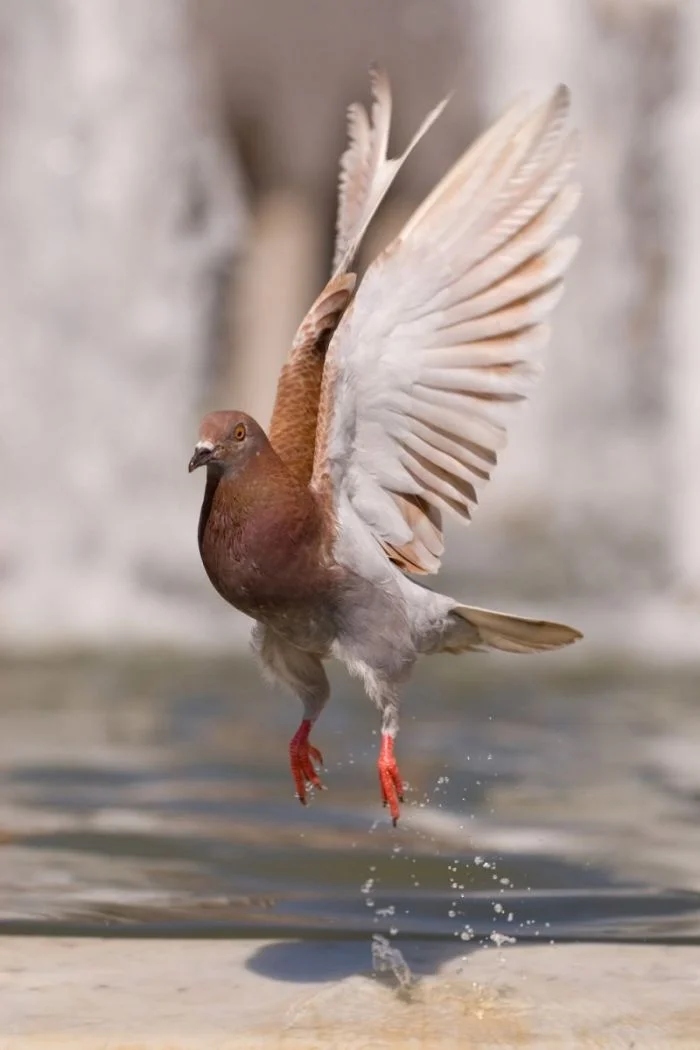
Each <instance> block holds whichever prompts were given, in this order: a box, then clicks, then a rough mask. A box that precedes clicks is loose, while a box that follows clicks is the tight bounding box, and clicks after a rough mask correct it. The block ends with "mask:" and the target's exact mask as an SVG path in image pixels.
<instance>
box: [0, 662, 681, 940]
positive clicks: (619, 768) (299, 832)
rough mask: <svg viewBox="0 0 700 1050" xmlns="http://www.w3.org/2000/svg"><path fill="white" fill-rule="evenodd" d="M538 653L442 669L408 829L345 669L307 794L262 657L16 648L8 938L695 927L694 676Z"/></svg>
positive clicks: (419, 750) (416, 748)
mask: <svg viewBox="0 0 700 1050" xmlns="http://www.w3.org/2000/svg"><path fill="white" fill-rule="evenodd" d="M544 663H545V661H542V660H535V659H534V658H533V659H529V660H517V659H516V660H510V661H508V660H506V661H501V660H498V659H491V658H486V657H474V658H473V659H472V660H469V659H464V660H454V659H452V660H450V659H445V660H442V659H440V660H438V659H435V660H433V661H428V662H426V663H424V664H423V667H422V669H421V670H420V672H419V674H418V675H417V677H416V679H415V680H414V682H413V683H412V685H411V686H410V687H409V689H408V690H407V693H406V697H405V703H404V714H403V728H402V733H401V736H400V743H399V748H398V752H399V757H400V760H401V768H402V772H403V775H404V777H405V778H406V780H407V781H408V782H409V784H410V788H409V790H408V792H407V802H406V805H405V807H404V813H403V817H402V820H401V823H400V825H399V827H398V828H397V829H393V828H392V827H391V825H390V822H389V820H388V818H387V816H386V813H385V811H384V810H383V809H382V807H381V805H380V803H379V793H378V784H377V776H376V769H375V760H376V749H377V743H378V737H377V724H378V720H377V717H376V714H375V712H374V711H373V709H372V707H371V705H370V703H369V702H368V701H367V700H366V699H365V698H364V696H363V695H362V693H361V690H360V688H359V686H358V685H357V683H354V682H351V681H348V680H347V679H346V678H345V677H344V676H343V675H342V672H340V673H339V674H337V675H335V676H334V697H333V700H332V701H331V703H330V704H329V706H328V708H327V710H326V712H324V715H323V717H322V719H321V721H320V722H319V724H318V727H317V732H316V733H315V741H316V743H317V745H318V746H319V747H320V748H321V749H322V750H323V752H324V755H325V759H326V772H325V774H324V780H325V782H326V784H327V788H328V790H327V791H325V792H324V793H322V794H317V795H316V797H314V798H313V799H312V801H311V804H310V805H309V806H307V807H306V808H303V807H301V806H300V805H299V804H298V803H297V802H296V801H295V800H294V798H293V789H292V784H291V779H290V777H289V772H288V767H287V745H288V740H289V737H290V735H291V733H292V732H293V731H294V729H295V727H296V724H297V722H298V718H299V714H300V712H299V710H298V706H297V703H296V701H294V700H293V699H292V698H289V697H287V696H286V695H285V694H282V693H279V692H275V691H273V690H271V689H270V688H268V687H267V686H265V685H263V684H262V683H261V682H260V680H259V678H258V676H257V672H256V670H255V668H254V667H253V665H252V662H251V663H249V662H248V661H247V660H244V659H241V660H238V661H230V662H221V661H197V662H183V661H174V660H168V659H162V660H151V661H143V660H141V661H130V660H126V659H124V660H118V659H112V660H103V661H82V662H81V661H74V662H64V663H61V664H54V665H49V664H33V665H32V664H22V663H15V664H6V665H5V666H4V667H3V668H2V670H0V697H1V700H0V931H1V932H18V931H22V932H46V933H51V932H55V933H85V934H90V933H95V934H100V935H104V934H106V933H107V934H109V933H114V934H119V935H122V936H123V935H127V934H128V935H155V934H159V935H163V934H166V935H173V936H188V935H192V936H195V935H196V936H202V935H206V936H237V935H251V934H254V935H264V936H279V935H289V936H291V935H294V936H298V935H303V936H307V937H308V936H313V937H326V936H332V937H338V936H347V937H367V936H368V935H370V934H374V933H378V932H380V933H387V934H389V935H394V936H397V935H399V936H400V935H407V934H410V935H412V936H419V937H420V936H424V937H431V938H444V939H450V938H454V939H455V940H456V941H458V942H462V941H466V940H469V939H471V938H483V937H486V938H488V937H491V938H492V939H496V940H497V941H498V940H499V939H500V938H502V937H516V938H518V939H523V938H540V939H543V938H546V939H554V938H558V939H563V938H584V939H593V938H598V939H600V938H603V939H658V940H664V941H678V940H695V939H697V940H700V819H699V816H698V815H699V810H698V798H699V797H700V761H698V759H699V758H700V702H699V701H698V697H699V695H700V691H699V690H698V681H697V680H694V679H693V678H692V676H684V677H680V676H679V677H675V676H671V675H665V676H664V675H651V676H649V675H645V676H642V675H638V676H634V675H629V674H628V675H619V674H618V675H614V674H609V675H606V674H603V673H597V674H594V675H591V676H586V675H579V676H577V677H575V678H574V677H572V676H571V675H567V674H566V673H564V671H563V670H562V668H564V667H565V664H564V662H563V661H559V662H557V663H556V664H554V665H553V667H554V670H552V669H551V668H549V669H548V668H545V666H544Z"/></svg>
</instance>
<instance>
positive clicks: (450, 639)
mask: <svg viewBox="0 0 700 1050" xmlns="http://www.w3.org/2000/svg"><path fill="white" fill-rule="evenodd" d="M452 620H453V623H454V628H453V630H452V631H450V632H449V633H448V635H447V637H446V638H445V643H446V644H445V646H444V649H443V651H444V652H453V653H459V652H464V651H466V650H468V649H474V648H478V647H480V646H486V647H487V648H489V649H499V650H501V651H502V652H505V653H545V652H549V650H550V649H559V648H561V647H562V646H564V645H571V644H572V642H576V641H578V640H579V639H580V638H582V637H583V635H582V634H581V632H580V631H577V630H576V629H575V628H574V627H567V626H566V624H563V623H553V622H551V621H549V620H528V619H527V618H525V617H523V616H510V615H508V614H507V613H499V612H492V611H491V610H490V609H477V608H474V606H471V605H456V606H455V607H454V609H453V610H452Z"/></svg>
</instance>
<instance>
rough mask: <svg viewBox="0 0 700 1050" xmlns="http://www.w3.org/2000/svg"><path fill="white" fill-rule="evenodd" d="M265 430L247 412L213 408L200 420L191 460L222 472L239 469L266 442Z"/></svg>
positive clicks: (192, 464)
mask: <svg viewBox="0 0 700 1050" xmlns="http://www.w3.org/2000/svg"><path fill="white" fill-rule="evenodd" d="M267 443H268V442H267V437H266V436H265V431H264V430H263V429H262V427H260V426H259V425H258V424H257V423H256V422H255V420H254V419H251V417H250V416H247V415H246V414H245V412H210V413H209V414H208V415H206V416H205V417H204V419H203V420H202V422H201V423H200V424H199V437H198V439H197V444H196V445H195V446H194V453H193V455H192V459H191V460H190V462H189V468H188V469H189V471H190V473H192V471H193V470H196V469H197V467H203V466H205V465H206V466H207V467H211V468H214V469H218V470H220V471H221V472H222V473H228V472H233V473H238V471H240V470H241V469H242V468H243V467H244V466H245V464H246V463H248V461H249V460H250V459H252V458H253V457H254V456H256V455H257V454H258V453H259V452H261V451H262V450H263V449H264V448H265V447H266V446H267Z"/></svg>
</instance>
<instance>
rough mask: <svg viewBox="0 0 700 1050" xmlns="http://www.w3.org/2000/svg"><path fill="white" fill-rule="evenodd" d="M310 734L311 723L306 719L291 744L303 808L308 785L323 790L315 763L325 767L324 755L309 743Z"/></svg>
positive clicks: (294, 769) (290, 753)
mask: <svg viewBox="0 0 700 1050" xmlns="http://www.w3.org/2000/svg"><path fill="white" fill-rule="evenodd" d="M310 732H311V722H310V721H309V719H308V718H305V719H304V721H303V722H302V723H301V725H300V726H299V728H298V729H297V731H296V733H295V734H294V736H293V737H292V739H291V741H290V743H289V763H290V765H291V767H292V777H293V778H294V786H295V787H296V797H297V798H298V799H299V801H300V802H301V804H302V806H305V805H306V788H307V785H308V784H311V785H312V786H313V787H315V788H318V789H319V790H323V784H322V783H321V780H320V778H319V775H318V773H317V772H316V769H315V768H314V763H315V764H316V765H317V766H318V767H319V768H320V767H321V766H323V755H322V754H321V752H320V751H319V750H318V748H316V747H314V746H313V744H310V743H309V733H310Z"/></svg>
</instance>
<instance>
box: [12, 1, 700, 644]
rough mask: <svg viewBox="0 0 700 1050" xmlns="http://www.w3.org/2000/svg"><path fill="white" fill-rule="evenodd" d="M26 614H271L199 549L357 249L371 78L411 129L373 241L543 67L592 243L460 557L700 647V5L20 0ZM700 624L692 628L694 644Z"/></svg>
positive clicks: (71, 617) (397, 130) (79, 623)
mask: <svg viewBox="0 0 700 1050" xmlns="http://www.w3.org/2000/svg"><path fill="white" fill-rule="evenodd" d="M0 43H1V62H0V78H1V85H2V92H1V100H2V101H1V106H0V137H1V140H0V229H1V230H2V237H0V343H1V345H2V355H1V358H0V370H1V371H0V398H1V399H2V411H0V448H2V453H3V454H2V463H3V468H2V480H3V514H2V520H1V521H0V644H3V645H4V646H5V647H9V648H12V647H13V646H16V645H19V646H23V647H24V646H31V647H36V646H39V647H42V646H47V645H48V646H50V647H55V646H63V645H69V646H76V645H78V646H81V645H84V644H87V645H92V644H95V643H97V644H105V643H106V644H112V643H115V642H116V643H120V644H121V643H134V644H139V645H146V646H148V645H151V644H177V645H192V646H194V647H196V646H198V645H203V644H215V645H221V646H225V647H228V646H231V645H233V644H236V643H237V642H240V641H241V640H242V638H243V637H244V635H245V625H244V623H243V621H242V620H241V619H240V618H239V617H238V616H237V615H236V614H235V613H234V612H232V611H231V610H227V609H225V608H224V607H223V606H222V605H221V604H220V600H219V599H218V598H217V597H216V596H215V595H214V593H213V592H212V591H211V588H210V587H209V585H208V583H207V581H206V580H205V578H204V574H203V572H202V570H201V567H200V564H199V559H198V555H197V550H196V541H195V534H196V521H197V515H198V506H199V501H200V498H201V491H200V490H201V480H202V479H201V478H200V477H199V476H195V477H194V478H188V477H187V474H186V469H185V468H186V463H187V459H188V457H189V454H190V450H191V446H192V443H193V439H194V436H195V433H196V425H197V422H198V418H199V416H200V414H201V413H202V411H203V410H205V409H207V408H209V407H244V408H246V409H248V410H249V411H251V412H252V413H253V414H254V415H257V416H258V417H259V418H260V419H261V420H262V421H263V422H267V418H268V416H269V411H270V405H271V400H272V395H273V391H274V384H275V378H276V373H277V369H278V367H279V365H280V363H281V361H282V360H283V358H284V355H285V354H286V351H287V348H288V346H289V341H290V339H291V336H292V334H293V333H294V331H295V328H296V326H297V324H298V322H299V320H300V319H301V317H302V316H303V314H304V312H305V310H306V308H307V306H308V305H309V304H310V303H311V301H312V300H313V298H314V297H315V295H316V294H317V292H318V290H319V289H320V288H321V287H322V285H323V283H324V280H325V278H326V275H327V274H328V271H329V260H330V257H331V252H332V238H333V223H334V209H335V189H336V179H337V162H338V157H339V154H340V152H341V151H342V149H343V145H344V139H345V108H346V106H347V104H348V103H349V102H350V101H352V100H354V99H362V100H363V101H367V96H368V76H367V70H368V66H369V64H370V62H371V61H373V60H374V59H378V60H380V61H381V62H382V63H384V64H385V65H386V67H387V68H388V70H389V72H390V75H391V78H392V83H393V88H394V98H395V121H394V129H393V137H392V144H393V147H394V149H395V150H397V151H398V150H399V149H402V148H403V145H404V144H405V142H406V141H407V139H408V138H409V136H410V135H411V134H412V133H413V131H414V130H415V128H416V127H417V125H418V123H419V122H420V120H421V119H422V118H423V116H424V114H425V113H426V112H427V111H428V109H430V108H431V107H432V106H433V105H434V104H435V102H436V101H437V100H438V99H439V98H441V97H442V96H444V95H445V94H446V93H448V92H449V91H454V97H453V99H452V101H451V104H450V106H449V107H448V109H447V111H446V113H445V114H444V115H443V117H442V119H441V120H440V122H439V124H438V126H437V127H436V128H434V129H433V130H432V131H431V133H430V135H429V137H428V138H427V139H426V141H425V142H423V143H422V144H421V146H420V148H419V149H418V150H417V152H416V154H415V155H414V157H413V158H412V159H411V161H410V163H409V164H408V166H407V168H406V170H405V172H404V173H403V174H402V176H401V178H400V180H399V183H398V185H397V187H396V190H395V192H393V193H392V196H391V199H390V200H389V201H388V203H387V204H386V206H385V208H384V210H383V211H382V213H381V215H380V217H379V219H378V221H377V223H376V225H375V226H374V227H373V229H372V231H371V233H370V236H369V238H368V242H367V248H366V252H365V254H364V262H366V261H367V259H368V258H371V257H372V256H373V255H374V253H375V252H376V250H377V248H378V247H379V246H380V245H381V244H383V243H384V242H385V241H386V240H387V239H388V238H389V236H390V235H391V233H392V232H393V231H394V230H395V229H396V228H397V226H398V224H399V223H400V221H401V219H402V217H405V215H406V213H407V212H409V211H410V210H411V208H412V207H414V206H415V204H416V203H417V202H418V201H419V200H420V198H421V196H422V195H423V194H424V193H425V192H426V190H427V189H428V188H429V187H430V186H431V184H432V183H433V182H434V181H435V180H436V179H437V178H438V177H439V176H440V175H441V174H442V173H443V172H444V170H445V169H446V167H447V165H448V164H449V163H450V162H451V161H453V160H454V159H455V158H456V157H457V156H458V155H459V153H461V152H462V150H463V149H464V148H465V146H466V145H467V144H468V143H469V142H470V141H471V140H472V138H473V137H474V136H475V135H476V134H477V133H478V132H479V131H480V130H481V129H483V128H484V127H485V126H486V125H487V124H488V123H490V122H491V121H492V120H493V119H494V118H495V117H496V116H497V115H498V114H499V113H500V111H501V110H502V109H503V107H504V106H506V105H507V104H508V102H509V101H511V100H512V98H513V97H514V96H515V95H517V94H518V93H519V92H521V91H522V90H523V89H527V90H532V91H534V92H538V91H539V92H545V91H547V90H549V89H550V88H551V86H552V84H554V83H555V82H557V81H559V80H564V81H566V82H567V83H568V84H569V85H570V86H571V87H572V89H573V95H574V107H575V120H576V122H577V123H578V124H579V125H580V127H581V129H582V132H583V142H584V150H583V163H582V178H583V183H584V189H585V196H584V203H583V207H582V209H581V211H580V212H579V214H578V216H577V220H576V226H577V228H578V229H579V231H580V232H581V233H583V235H584V237H583V249H582V253H581V255H580V256H579V258H578V260H577V262H576V264H575V268H574V269H573V271H572V274H571V278H570V280H569V282H568V289H567V295H566V297H565V300H564V302H563V305H562V307H561V308H560V309H559V310H558V312H557V316H556V323H555V337H554V340H553V343H552V346H551V349H550V352H549V354H548V359H547V362H548V368H547V372H546V376H545V378H544V381H543V383H542V384H541V387H540V388H539V389H538V391H537V394H536V396H535V397H534V399H533V402H532V404H531V405H530V406H529V407H528V408H527V409H526V410H525V411H524V413H523V415H522V418H521V419H520V420H519V421H518V424H517V425H516V427H515V428H514V431H513V434H512V438H511V443H510V447H509V449H508V450H507V452H506V453H505V455H504V457H503V462H502V465H501V467H500V468H499V470H498V471H497V473H496V478H495V480H494V481H493V483H492V485H491V486H490V487H489V490H488V491H487V493H486V498H485V499H484V506H483V508H482V509H480V511H479V513H478V514H477V516H476V520H475V522H474V524H473V525H472V526H470V528H469V530H468V532H466V533H465V532H462V531H461V530H460V529H457V530H453V533H452V542H451V543H450V545H449V549H448V554H449V559H448V568H449V570H450V571H451V573H452V574H453V576H454V577H455V578H456V582H455V584H453V586H458V585H461V586H462V592H463V593H464V595H465V597H468V598H471V599H475V600H484V601H486V600H488V601H498V602H500V603H501V604H503V603H505V604H506V605H508V604H510V607H511V608H513V609H514V610H516V611H517V610H522V611H527V609H530V608H533V607H535V606H538V607H542V608H547V609H549V610H550V612H556V611H560V612H561V613H562V614H564V613H566V614H567V615H572V616H574V617H578V619H579V620H581V617H583V621H584V622H583V626H584V627H585V628H586V631H587V634H588V636H589V637H590V638H591V644H593V642H594V641H597V642H599V643H600V644H604V645H608V646H612V647H613V648H619V647H620V646H622V647H624V646H626V645H634V646H636V647H637V648H638V649H641V650H642V651H648V650H650V649H654V650H655V651H658V652H659V653H661V654H663V653H664V652H673V654H674V655H677V650H678V649H683V651H691V652H693V651H694V649H695V638H696V636H697V629H698V626H699V624H700V617H698V610H699V609H700V487H699V486H698V484H697V476H696V475H697V466H696V464H697V460H698V454H700V411H698V409H699V408H700V363H699V362H700V357H699V356H698V353H697V351H696V346H695V333H696V325H697V321H696V315H697V313H698V308H697V302H698V296H697V284H698V281H697V280H696V278H700V200H699V199H698V194H697V192H696V185H695V183H696V179H695V152H696V151H700V73H698V71H697V67H698V63H697V55H698V49H700V14H698V13H697V12H696V10H695V5H693V4H687V3H681V2H673V0H538V4H537V6H536V8H535V7H533V5H531V4H530V5H525V4H522V3H519V2H518V0H489V3H488V4H487V3H479V2H478V0H471V2H470V0H431V3H430V4H428V3H426V2H424V0H353V2H352V3H340V2H335V0H333V2H328V0H284V2H282V0H258V2H256V3H255V4H249V3H246V2H244V0H240V2H239V0H198V2H197V3H187V2H185V0H152V2H149V3H148V4H141V3H139V2H137V0H129V2H126V3H125V2H122V0H90V2H87V0H82V2H81V0H74V2H71V3H65V2H63V0H60V2H59V0H36V2H33V3H31V4H26V3H24V2H22V0H14V2H13V0H2V3H0ZM669 647H670V648H669Z"/></svg>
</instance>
